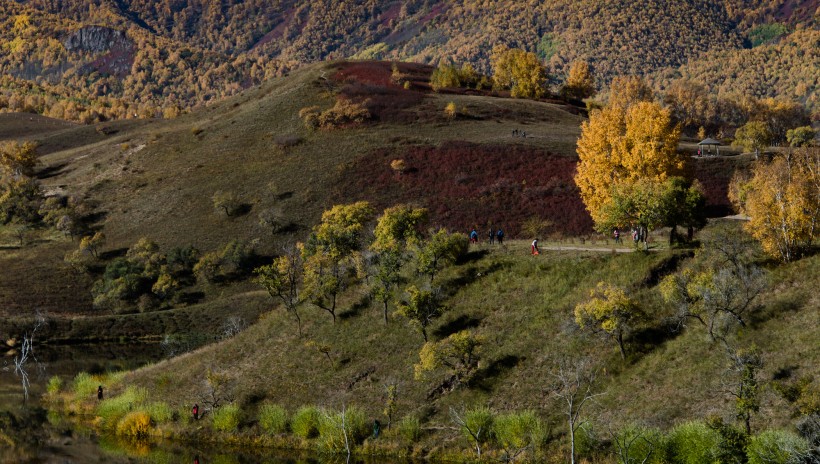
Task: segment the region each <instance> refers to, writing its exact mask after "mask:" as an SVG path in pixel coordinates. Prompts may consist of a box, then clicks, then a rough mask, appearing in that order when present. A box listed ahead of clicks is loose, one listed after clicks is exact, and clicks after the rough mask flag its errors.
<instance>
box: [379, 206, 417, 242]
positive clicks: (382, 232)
mask: <svg viewBox="0 0 820 464" xmlns="http://www.w3.org/2000/svg"><path fill="white" fill-rule="evenodd" d="M427 220H428V213H427V210H426V209H425V208H414V207H413V206H410V205H396V206H393V207H390V208H387V209H385V210H384V214H382V216H381V217H379V221H378V223H376V229H375V231H374V235H375V239H374V241H373V244H372V245H371V249H372V250H375V251H384V250H391V251H404V250H405V249H406V248H407V247H408V246H413V245H417V244H418V243H419V242H420V241H421V239H422V234H421V230H422V227H424V225H425V224H426V223H427Z"/></svg>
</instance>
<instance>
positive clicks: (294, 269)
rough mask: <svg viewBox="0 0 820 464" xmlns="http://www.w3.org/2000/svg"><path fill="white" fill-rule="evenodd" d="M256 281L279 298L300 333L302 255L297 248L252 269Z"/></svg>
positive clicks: (271, 294) (274, 296)
mask: <svg viewBox="0 0 820 464" xmlns="http://www.w3.org/2000/svg"><path fill="white" fill-rule="evenodd" d="M254 273H255V274H256V276H257V277H256V283H258V284H259V285H261V286H262V287H263V288H264V289H265V290H267V291H268V293H269V294H270V296H271V297H272V298H274V299H279V301H281V302H282V305H283V306H284V307H285V310H286V311H288V312H289V313H292V314H293V317H295V318H296V325H297V327H298V330H299V336H301V335H302V319H301V318H300V317H299V304H301V302H302V294H301V291H300V290H301V284H302V273H303V266H302V256H301V253H300V252H299V250H296V249H293V250H287V251H286V253H285V254H284V255H282V256H279V257H278V258H275V259H274V260H273V263H272V264H269V265H267V266H261V267H258V268H256V270H255V271H254Z"/></svg>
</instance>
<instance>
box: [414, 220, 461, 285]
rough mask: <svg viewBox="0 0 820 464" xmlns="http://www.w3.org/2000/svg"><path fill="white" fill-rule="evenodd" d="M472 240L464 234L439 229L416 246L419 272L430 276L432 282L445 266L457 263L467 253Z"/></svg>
mask: <svg viewBox="0 0 820 464" xmlns="http://www.w3.org/2000/svg"><path fill="white" fill-rule="evenodd" d="M469 246H470V242H469V239H468V238H467V237H466V236H465V235H464V234H458V233H453V234H451V233H449V232H447V229H439V230H437V231H435V232H433V233H432V234H431V235H430V237H429V238H428V239H427V240H425V241H423V242H421V243H420V244H418V245H417V246H416V265H417V269H418V272H419V273H420V274H424V275H426V276H428V277H430V282H432V281H433V280H434V279H435V277H436V275H437V274H438V273H439V271H441V270H442V269H443V268H444V267H446V266H449V265H451V264H453V263H455V262H456V261H457V260H458V259H459V258H460V257H462V256H464V255H465V254H467V250H468V249H469Z"/></svg>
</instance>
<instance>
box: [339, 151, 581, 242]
mask: <svg viewBox="0 0 820 464" xmlns="http://www.w3.org/2000/svg"><path fill="white" fill-rule="evenodd" d="M396 158H401V159H403V160H404V161H405V162H406V163H407V166H408V167H409V169H408V170H407V171H405V172H404V173H399V172H396V171H395V170H393V169H392V168H391V167H390V163H391V161H393V160H394V159H396ZM574 174H575V160H573V159H569V158H566V157H562V156H558V155H554V154H551V153H549V152H546V151H544V150H541V149H537V148H532V147H525V146H519V145H505V146H502V145H477V144H472V143H467V142H450V143H445V144H444V145H442V146H440V147H431V146H421V147H409V148H407V149H406V150H404V151H398V152H397V151H396V150H395V149H383V150H378V151H376V152H375V153H373V154H371V155H370V156H368V157H366V158H364V159H361V160H359V161H358V162H357V163H355V164H354V165H353V166H351V167H350V168H349V169H348V171H347V172H346V173H345V175H344V176H343V179H342V181H341V182H340V184H339V192H338V193H337V197H338V198H337V201H339V202H349V201H356V200H361V199H366V200H369V201H372V202H373V203H374V204H375V205H376V206H377V207H378V208H383V207H386V206H389V205H391V204H395V203H400V202H413V203H416V204H419V205H421V206H425V207H427V208H428V209H429V210H430V215H431V222H432V224H433V225H436V226H439V225H440V226H444V227H447V228H448V229H451V230H458V231H469V230H470V228H472V227H478V228H479V229H480V230H482V231H485V229H487V228H488V225H490V224H491V225H492V226H493V227H496V228H497V227H501V228H503V229H504V230H505V231H506V232H507V234H508V236H516V235H517V234H518V233H519V230H520V225H521V223H522V222H524V221H525V220H527V219H529V218H531V217H533V216H536V217H540V218H546V219H549V220H551V221H553V222H554V224H555V226H554V229H555V230H556V231H558V232H561V233H564V234H571V235H577V234H585V233H588V232H590V231H591V230H592V219H591V218H590V217H589V214H588V213H587V212H586V210H585V209H584V205H583V204H582V203H581V199H580V197H579V196H578V190H577V188H576V187H575V183H574V182H573V180H572V177H573V175H574Z"/></svg>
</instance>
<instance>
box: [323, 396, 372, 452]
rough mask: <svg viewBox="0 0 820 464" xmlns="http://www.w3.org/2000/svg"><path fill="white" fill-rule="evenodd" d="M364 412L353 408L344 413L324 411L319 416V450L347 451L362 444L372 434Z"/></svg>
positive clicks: (346, 409) (345, 410)
mask: <svg viewBox="0 0 820 464" xmlns="http://www.w3.org/2000/svg"><path fill="white" fill-rule="evenodd" d="M368 425H369V424H368V422H367V417H366V416H365V414H364V412H363V411H362V410H361V409H359V408H357V407H355V406H351V407H348V408H345V409H344V411H332V410H323V411H322V412H321V414H320V415H319V448H321V449H323V450H327V451H335V452H339V451H345V450H346V449H347V448H348V447H350V448H351V449H352V448H353V447H354V446H357V445H359V444H361V443H362V442H363V441H364V439H365V438H367V437H368V435H369V434H370V427H369V426H368Z"/></svg>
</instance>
